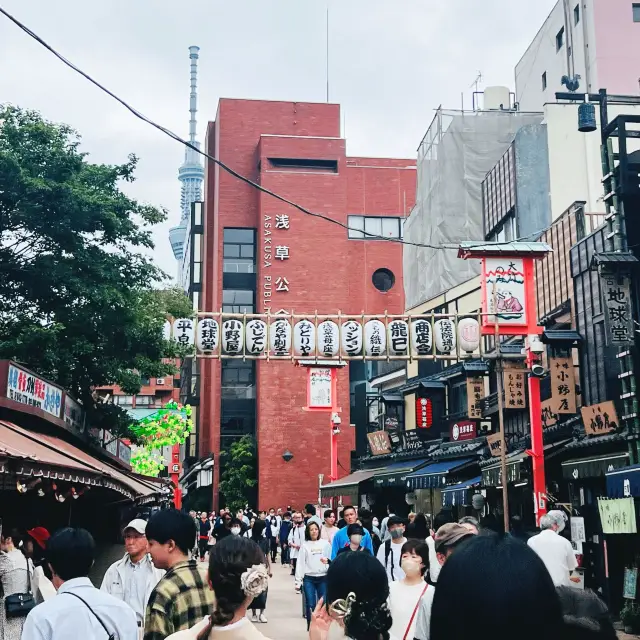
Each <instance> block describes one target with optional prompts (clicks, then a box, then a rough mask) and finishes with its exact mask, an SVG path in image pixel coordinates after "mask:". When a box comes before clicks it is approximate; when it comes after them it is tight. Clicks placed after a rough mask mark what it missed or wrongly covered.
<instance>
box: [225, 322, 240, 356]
mask: <svg viewBox="0 0 640 640" xmlns="http://www.w3.org/2000/svg"><path fill="white" fill-rule="evenodd" d="M243 346H244V331H243V327H242V322H240V320H236V319H231V318H229V319H228V320H225V321H224V322H223V323H222V350H223V351H224V352H225V353H226V354H227V355H230V356H231V355H237V354H239V353H242V347H243Z"/></svg>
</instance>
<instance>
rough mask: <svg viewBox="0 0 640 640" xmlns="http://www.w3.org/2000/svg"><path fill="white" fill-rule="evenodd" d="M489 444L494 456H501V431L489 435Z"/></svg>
mask: <svg viewBox="0 0 640 640" xmlns="http://www.w3.org/2000/svg"><path fill="white" fill-rule="evenodd" d="M487 445H488V447H489V451H490V452H491V455H492V456H494V457H497V456H499V455H500V454H501V451H502V435H501V434H500V433H494V434H493V435H491V436H487Z"/></svg>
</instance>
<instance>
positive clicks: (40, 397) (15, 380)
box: [7, 364, 62, 418]
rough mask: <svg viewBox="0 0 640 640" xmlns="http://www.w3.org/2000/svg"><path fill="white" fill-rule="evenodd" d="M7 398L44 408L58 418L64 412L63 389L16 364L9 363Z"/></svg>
mask: <svg viewBox="0 0 640 640" xmlns="http://www.w3.org/2000/svg"><path fill="white" fill-rule="evenodd" d="M7 398H9V400H13V401H14V402H19V403H20V404H26V405H29V406H31V407H37V408H38V409H42V410H43V411H46V412H47V413H48V414H50V415H52V416H55V417H56V418H59V417H60V416H61V413H62V389H59V388H58V387H55V386H53V385H52V384H51V383H50V382H46V381H45V380H43V379H42V378H38V377H37V376H35V375H34V374H33V373H30V372H28V371H25V370H24V369H21V368H20V367H17V366H16V365H15V364H10V365H9V372H8V376H7Z"/></svg>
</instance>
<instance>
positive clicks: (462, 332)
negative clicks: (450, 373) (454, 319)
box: [458, 318, 480, 353]
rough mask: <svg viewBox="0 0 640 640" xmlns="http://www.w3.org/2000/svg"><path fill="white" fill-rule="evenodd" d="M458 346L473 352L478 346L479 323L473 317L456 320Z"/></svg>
mask: <svg viewBox="0 0 640 640" xmlns="http://www.w3.org/2000/svg"><path fill="white" fill-rule="evenodd" d="M458 339H459V340H460V348H461V349H462V350H463V351H466V352H467V353H473V352H474V351H475V350H476V349H477V348H478V347H479V346H480V324H479V323H478V321H477V320H475V319H474V318H463V319H462V320H460V322H458Z"/></svg>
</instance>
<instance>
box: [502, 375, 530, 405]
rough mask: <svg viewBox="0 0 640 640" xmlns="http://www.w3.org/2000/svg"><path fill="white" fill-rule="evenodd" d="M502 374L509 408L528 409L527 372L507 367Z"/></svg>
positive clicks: (505, 398) (505, 400) (505, 397)
mask: <svg viewBox="0 0 640 640" xmlns="http://www.w3.org/2000/svg"><path fill="white" fill-rule="evenodd" d="M502 375H503V385H504V404H505V407H506V408H507V409H526V407H527V395H526V392H525V384H526V383H525V380H526V372H525V371H523V370H519V369H506V370H505V371H504V372H503V374H502Z"/></svg>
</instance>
